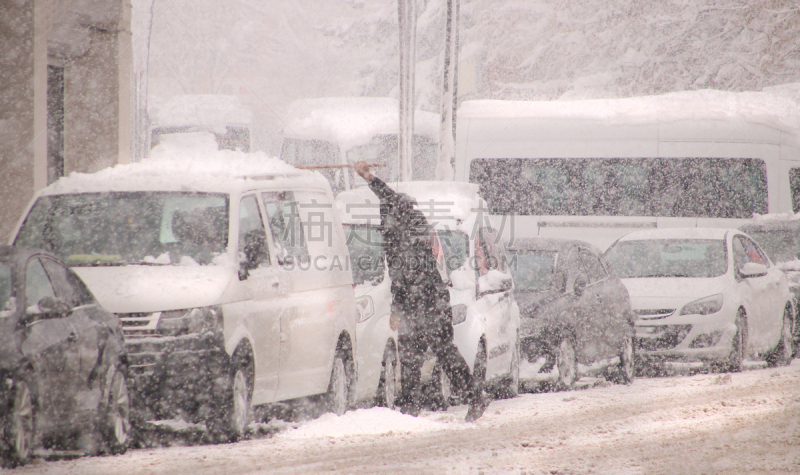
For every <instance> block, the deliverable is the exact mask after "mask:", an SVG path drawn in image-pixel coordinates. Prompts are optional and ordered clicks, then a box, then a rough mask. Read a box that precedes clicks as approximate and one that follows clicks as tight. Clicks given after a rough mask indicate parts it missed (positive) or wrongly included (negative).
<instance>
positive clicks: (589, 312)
mask: <svg viewBox="0 0 800 475" xmlns="http://www.w3.org/2000/svg"><path fill="white" fill-rule="evenodd" d="M506 252H507V254H508V261H509V267H510V268H511V272H512V274H513V277H514V298H515V299H516V301H517V304H518V305H519V308H520V330H519V332H520V354H521V356H522V357H523V358H525V359H527V360H528V361H529V362H531V363H533V362H537V361H541V359H542V358H544V364H543V365H542V366H541V367H540V369H539V373H545V374H547V373H551V374H552V373H555V370H554V367H555V368H557V369H558V371H557V373H558V375H557V377H556V378H557V379H556V381H555V382H556V384H557V386H559V387H562V388H568V387H570V386H572V385H573V383H574V382H575V381H576V380H577V379H578V378H579V374H578V368H577V365H578V363H580V364H582V365H586V366H593V365H598V364H599V365H601V366H602V364H603V363H604V362H608V363H609V365H610V364H611V363H612V362H616V361H619V364H618V368H617V369H614V370H612V371H609V369H610V368H609V367H608V366H609V365H606V367H604V370H605V373H604V374H605V375H606V376H607V377H613V379H616V380H618V381H619V382H624V383H629V382H630V381H632V380H633V337H634V330H633V322H634V316H633V312H632V311H631V306H630V298H629V296H628V291H627V290H626V288H625V286H624V285H623V284H622V282H621V281H620V280H619V278H618V277H617V275H616V273H615V272H614V270H613V269H612V268H611V265H610V264H609V263H608V261H606V259H605V256H603V254H602V253H600V252H599V251H598V250H597V249H596V248H594V247H593V246H592V245H591V244H588V243H586V242H582V241H572V240H562V239H545V238H534V239H517V240H515V241H514V243H513V244H511V245H509V246H508V248H507V250H506ZM617 358H619V359H618V360H617ZM543 376H544V375H543Z"/></svg>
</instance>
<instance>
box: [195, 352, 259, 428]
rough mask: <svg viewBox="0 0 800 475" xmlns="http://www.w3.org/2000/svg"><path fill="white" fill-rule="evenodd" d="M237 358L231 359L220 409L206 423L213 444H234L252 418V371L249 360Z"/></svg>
mask: <svg viewBox="0 0 800 475" xmlns="http://www.w3.org/2000/svg"><path fill="white" fill-rule="evenodd" d="M237 356H238V355H235V356H234V358H233V365H232V366H233V367H232V368H231V371H230V373H229V376H228V378H229V380H228V384H227V386H228V387H227V389H226V391H225V392H226V394H224V395H223V396H222V401H220V406H221V407H220V408H219V409H218V410H217V411H215V412H216V413H215V414H213V415H212V416H211V418H210V419H208V420H207V421H206V425H207V426H208V430H209V432H210V434H211V436H212V438H213V439H214V441H215V442H225V441H229V442H235V441H237V440H239V439H241V438H242V437H243V436H244V434H245V431H246V429H247V425H248V424H249V423H250V420H251V417H252V408H251V407H250V400H251V397H252V389H251V388H252V383H251V378H252V375H253V369H252V366H251V364H250V359H248V358H244V357H237Z"/></svg>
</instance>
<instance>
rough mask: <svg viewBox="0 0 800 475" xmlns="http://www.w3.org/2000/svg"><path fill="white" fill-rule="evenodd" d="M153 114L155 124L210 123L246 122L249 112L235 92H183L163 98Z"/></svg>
mask: <svg viewBox="0 0 800 475" xmlns="http://www.w3.org/2000/svg"><path fill="white" fill-rule="evenodd" d="M157 117H158V126H159V127H183V126H187V125H200V126H209V127H214V126H224V125H247V124H250V122H251V121H252V119H253V113H252V111H250V109H248V108H246V107H244V106H243V105H242V103H241V102H239V98H238V97H236V96H226V95H221V94H185V95H179V96H173V97H172V98H170V99H169V100H168V101H166V102H165V103H164V104H163V105H162V106H160V107H159V108H158V114H157Z"/></svg>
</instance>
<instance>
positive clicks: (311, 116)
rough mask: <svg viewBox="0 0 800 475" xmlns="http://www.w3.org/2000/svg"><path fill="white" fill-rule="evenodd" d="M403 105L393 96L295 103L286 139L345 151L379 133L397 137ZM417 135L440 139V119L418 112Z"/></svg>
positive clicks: (329, 98)
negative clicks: (322, 143)
mask: <svg viewBox="0 0 800 475" xmlns="http://www.w3.org/2000/svg"><path fill="white" fill-rule="evenodd" d="M399 114H400V103H399V102H398V101H397V99H394V98H391V97H323V98H316V99H304V100H300V101H295V102H293V103H292V105H291V106H290V107H289V119H288V120H287V121H286V125H285V127H284V136H285V137H290V138H298V139H316V140H327V141H329V142H333V143H339V144H340V145H341V146H342V147H343V148H344V149H345V150H348V149H350V148H352V147H355V146H358V145H364V144H367V143H369V142H370V140H371V139H372V137H373V136H375V135H378V134H397V133H398V130H399V119H398V117H399ZM414 133H415V134H418V135H424V136H426V137H430V138H432V139H436V138H437V137H438V136H439V116H438V115H437V114H434V113H433V112H425V111H420V110H418V111H415V113H414Z"/></svg>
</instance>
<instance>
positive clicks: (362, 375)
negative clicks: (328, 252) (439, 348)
mask: <svg viewBox="0 0 800 475" xmlns="http://www.w3.org/2000/svg"><path fill="white" fill-rule="evenodd" d="M391 186H392V188H393V189H394V190H395V191H398V192H401V193H407V194H408V195H410V196H412V197H413V198H414V199H416V200H417V208H418V209H419V210H420V211H421V212H422V213H423V214H424V215H425V217H426V218H427V219H428V221H429V222H430V223H431V224H433V226H434V229H435V230H436V233H437V236H438V240H439V243H440V246H439V247H440V249H441V253H440V255H439V259H440V264H441V266H440V271H441V272H442V274H443V277H444V278H445V281H446V282H448V283H449V285H450V304H451V305H452V307H453V330H454V337H453V339H454V342H455V344H456V346H457V347H458V349H459V351H460V352H461V355H462V356H463V357H464V359H465V360H466V362H467V364H468V365H469V367H470V370H471V371H472V372H473V373H476V372H477V374H479V375H480V374H483V375H484V377H485V380H486V382H487V383H488V384H489V385H490V386H492V387H494V388H496V389H499V390H502V392H504V393H505V394H516V393H517V391H518V386H519V324H520V323H519V322H520V318H519V307H518V306H517V303H516V301H515V300H514V296H513V293H512V288H513V282H512V278H511V274H510V272H509V271H508V268H507V266H506V264H507V262H506V256H505V250H504V247H503V244H502V242H500V240H499V238H498V235H497V233H496V231H494V230H493V229H490V228H488V227H484V226H483V224H484V223H482V221H481V215H480V210H481V209H485V204H484V203H483V202H482V200H481V199H480V198H479V197H478V186H477V185H472V184H467V183H457V182H421V181H414V182H402V183H396V184H395V183H392V184H391ZM336 205H337V207H338V209H339V214H340V215H341V216H342V222H343V225H344V228H345V234H346V235H348V236H349V237H351V236H352V235H353V229H358V228H360V229H362V230H366V229H370V230H371V231H370V232H371V233H372V234H371V236H373V238H374V239H379V233H378V232H377V227H378V226H379V225H380V212H379V211H380V210H379V200H378V198H377V197H376V196H375V194H374V193H373V192H372V191H371V190H370V189H369V188H368V187H359V188H355V189H353V190H349V191H345V192H342V193H340V194H339V195H338V196H337V197H336ZM365 232H366V231H360V234H364V233H365ZM351 246H352V245H351ZM351 252H352V247H351ZM356 264H357V263H356ZM380 279H383V280H382V281H381V280H380ZM356 280H358V279H356ZM388 280H389V278H388V273H387V275H385V276H383V277H380V276H379V275H377V274H376V275H375V277H374V278H373V280H372V282H373V283H374V284H378V285H379V288H369V284H368V285H367V286H358V287H357V288H356V299H357V301H358V302H360V304H361V305H360V306H361V307H362V308H363V307H367V306H369V305H373V306H374V308H375V316H376V317H377V318H379V319H381V320H384V319H385V320H386V321H387V322H388V318H389V315H388V312H389V307H390V305H391V299H392V296H391V292H390V289H389V284H388ZM366 296H369V297H370V300H371V303H369V304H367V303H365V301H364V297H366ZM378 309H383V310H380V311H379V310H378ZM379 312H386V313H381V314H379ZM373 318H375V317H373ZM360 325H363V322H362V324H360ZM381 328H382V330H381V331H380V332H373V333H372V334H371V335H367V334H365V333H364V332H362V331H361V330H360V329H359V332H358V341H359V345H358V350H357V356H356V360H357V361H358V362H359V364H358V368H357V369H358V375H359V378H358V379H359V385H360V384H362V383H364V381H367V380H369V381H371V382H370V383H369V384H370V386H371V387H377V386H376V381H377V376H376V375H377V374H381V371H382V367H381V366H380V363H381V353H380V350H381V348H384V346H383V345H385V344H386V343H384V342H385V341H387V339H388V338H389V336H388V335H389V333H387V331H388V330H387V329H388V325H387V327H386V328H383V326H381ZM370 338H371V339H373V343H372V344H370V343H367V340H368V339H370ZM391 338H396V335H394V336H392V337H391ZM393 341H396V339H395V340H393ZM370 345H371V346H372V347H373V348H375V351H374V352H373V354H372V355H370V356H369V357H366V356H364V349H365V348H367V347H369V346H370ZM362 364H363V366H362ZM430 378H437V379H435V380H434V381H433V382H434V383H435V384H434V387H438V390H439V391H440V392H441V394H439V395H438V396H439V397H440V401H438V402H439V403H441V404H442V405H444V406H447V404H448V400H449V396H448V395H449V381H447V378H446V377H445V376H444V372H443V371H441V370H440V369H439V368H438V366H437V365H436V361H435V359H430V358H429V359H428V360H427V361H426V364H425V365H423V368H422V380H423V382H425V381H426V380H430Z"/></svg>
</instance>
